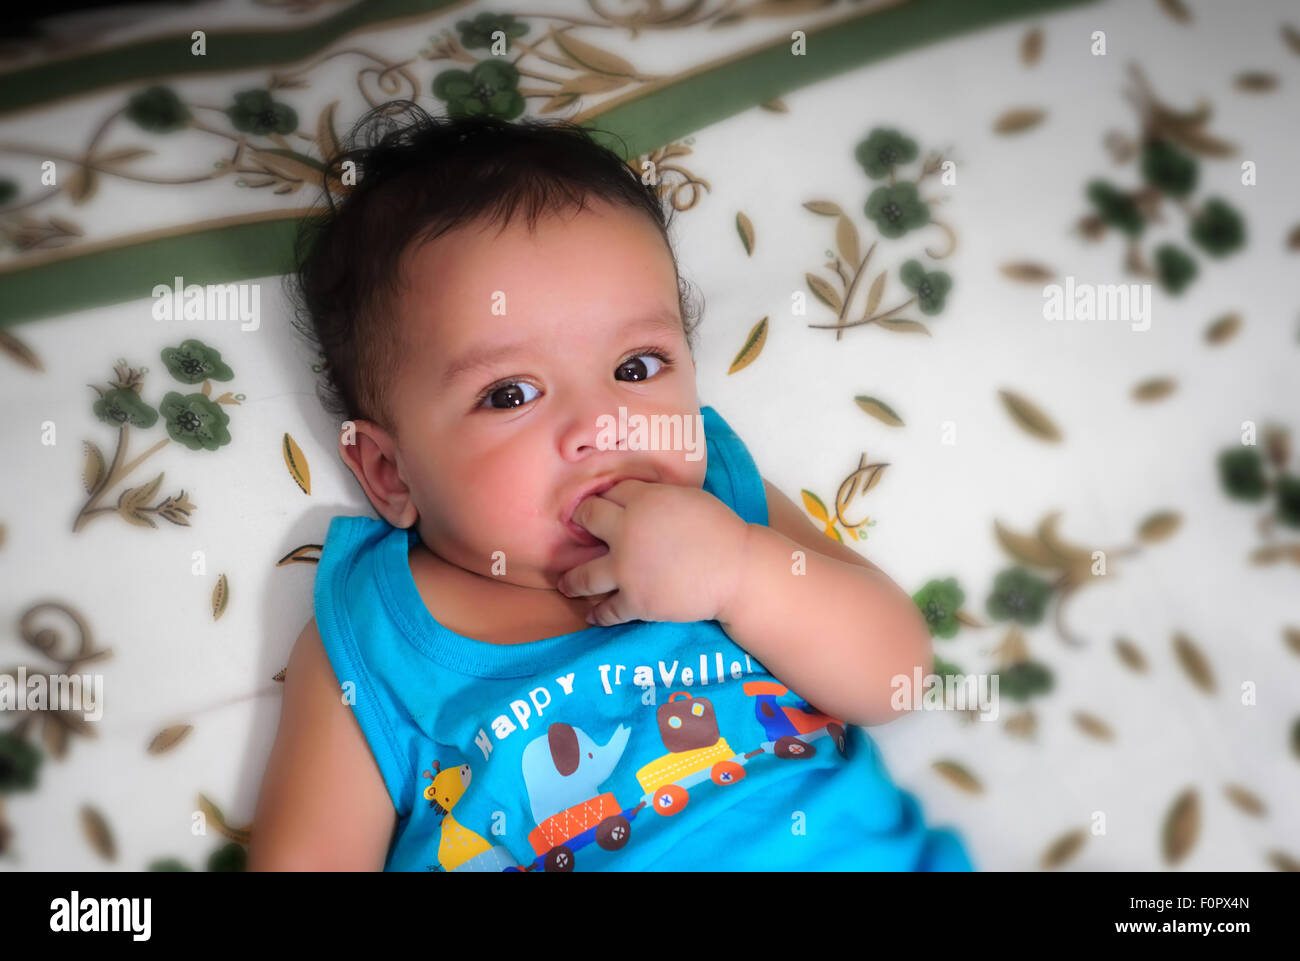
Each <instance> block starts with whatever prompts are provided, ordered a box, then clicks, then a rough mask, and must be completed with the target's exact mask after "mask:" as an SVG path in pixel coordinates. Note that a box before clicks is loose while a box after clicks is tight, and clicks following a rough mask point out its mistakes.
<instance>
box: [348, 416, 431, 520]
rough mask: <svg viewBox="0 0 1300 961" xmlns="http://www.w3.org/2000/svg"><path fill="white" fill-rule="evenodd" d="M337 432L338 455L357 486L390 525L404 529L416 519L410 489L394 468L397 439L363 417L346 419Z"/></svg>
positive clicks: (416, 511) (418, 516)
mask: <svg viewBox="0 0 1300 961" xmlns="http://www.w3.org/2000/svg"><path fill="white" fill-rule="evenodd" d="M348 424H350V425H351V429H350V430H343V431H341V432H340V433H339V456H340V457H341V458H343V463H345V464H347V465H348V469H349V470H350V471H352V475H353V476H354V477H355V478H356V479H357V483H358V484H360V485H361V489H362V490H363V491H364V492H365V495H366V498H367V499H368V500H369V501H370V504H371V506H372V507H374V509H375V512H376V513H377V514H379V516H380V517H382V518H383V519H384V520H386V521H388V523H389V524H391V525H393V526H394V527H400V528H407V527H410V526H411V525H412V524H414V523H415V522H416V521H418V520H419V519H420V514H419V511H418V510H417V509H416V506H415V502H414V501H413V500H412V498H411V489H410V488H409V487H408V486H407V484H406V482H405V481H404V480H403V479H402V477H401V474H400V472H399V470H398V467H397V442H396V441H395V440H394V439H393V437H392V435H391V434H389V433H388V432H387V431H386V430H384V429H383V428H382V427H380V426H379V425H378V424H375V423H373V422H371V421H367V420H357V421H349V422H348Z"/></svg>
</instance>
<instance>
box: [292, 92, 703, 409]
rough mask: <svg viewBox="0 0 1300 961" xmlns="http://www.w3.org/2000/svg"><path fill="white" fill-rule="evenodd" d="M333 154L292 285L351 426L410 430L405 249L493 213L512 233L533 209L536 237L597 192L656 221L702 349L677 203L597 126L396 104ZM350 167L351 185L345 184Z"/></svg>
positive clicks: (305, 223)
mask: <svg viewBox="0 0 1300 961" xmlns="http://www.w3.org/2000/svg"><path fill="white" fill-rule="evenodd" d="M619 139H620V140H621V138H619ZM624 147H625V148H626V144H624ZM325 159H326V162H325V174H324V184H325V186H326V189H324V190H323V198H324V199H323V202H322V203H321V204H320V205H319V206H318V208H317V209H316V210H314V211H313V212H312V213H311V214H310V215H308V216H307V217H305V218H303V220H302V221H301V224H300V226H299V230H298V236H297V242H296V245H295V258H296V264H297V273H296V275H290V276H289V277H288V278H287V279H288V281H289V283H288V294H289V298H290V301H291V302H292V304H293V307H294V313H295V318H294V320H293V326H294V327H295V329H297V330H298V332H299V333H300V334H302V335H303V336H304V337H305V338H306V339H307V341H308V342H309V343H310V344H311V345H312V346H313V347H314V348H315V349H316V350H317V351H318V352H319V353H320V354H322V355H323V356H324V358H325V360H324V370H323V373H324V378H325V379H324V381H323V382H322V383H320V384H319V385H318V396H319V397H320V400H321V402H322V403H323V405H324V406H325V409H326V410H327V411H328V412H329V413H330V414H331V416H333V417H335V418H337V420H338V422H339V423H342V422H343V421H346V420H356V419H365V420H369V421H372V422H374V423H376V424H378V425H379V426H380V427H382V428H383V429H384V430H385V431H388V432H389V433H390V434H395V433H396V430H395V422H394V418H393V416H392V414H393V411H392V409H391V407H390V404H389V400H390V391H389V387H390V385H391V384H392V381H393V373H394V372H395V371H396V370H397V369H398V367H399V366H400V363H401V360H402V357H403V354H404V349H403V343H402V340H403V338H402V332H401V331H400V330H399V329H398V327H399V325H398V324H397V323H396V319H395V318H396V312H395V310H394V303H395V297H396V292H397V289H398V286H399V282H400V279H401V278H400V276H399V272H400V269H401V263H402V259H403V254H404V253H405V252H406V251H407V250H408V249H409V248H410V247H411V246H412V245H413V243H422V242H424V241H428V240H433V239H435V238H436V237H438V236H440V235H441V234H443V233H445V232H447V231H448V230H452V229H455V228H457V227H460V226H464V225H467V224H470V223H472V222H475V221H478V220H480V219H483V220H485V221H487V222H497V223H500V224H501V226H502V227H503V228H504V226H505V225H506V224H508V223H509V222H510V221H511V219H512V218H513V217H514V216H515V215H516V213H517V212H518V210H519V208H520V207H523V208H524V210H525V212H526V214H527V218H528V225H529V229H530V230H531V229H534V228H535V226H536V223H537V220H538V219H539V217H540V216H541V215H542V214H543V213H545V212H549V211H554V210H561V209H577V208H581V207H584V206H585V205H586V201H587V198H589V197H595V198H599V199H603V200H605V201H607V202H611V203H614V204H619V205H622V206H625V207H629V208H632V209H634V210H642V211H644V212H645V213H646V214H648V215H649V216H650V217H651V219H652V220H653V221H654V223H655V226H657V227H658V228H659V231H660V233H661V235H662V236H663V238H664V243H665V244H666V245H667V246H668V253H669V255H670V256H671V257H672V259H673V268H674V271H676V274H677V286H678V306H679V309H680V311H681V315H682V327H683V331H684V333H685V335H686V340H687V344H688V346H689V347H690V349H691V350H692V352H694V347H695V345H694V333H695V327H696V324H697V323H698V319H699V312H700V309H699V307H698V306H697V305H696V303H695V300H694V298H693V296H691V295H692V293H693V288H692V287H691V285H690V284H689V283H687V282H685V281H684V280H683V279H682V276H681V272H680V271H679V270H677V257H676V254H675V253H674V252H673V247H672V241H671V240H670V239H669V235H668V231H669V228H670V226H671V223H672V215H673V213H675V208H673V207H672V205H671V204H668V205H666V208H667V209H665V204H664V203H663V201H662V200H661V199H660V196H659V193H658V192H657V191H656V189H655V187H654V186H651V185H647V184H644V183H642V181H641V176H640V169H639V168H634V167H632V166H630V165H629V163H628V162H627V161H624V160H623V159H622V158H620V157H619V156H618V154H616V153H614V152H613V151H612V150H610V149H608V148H606V147H605V146H603V145H601V144H600V143H598V142H597V141H595V140H594V139H593V138H592V137H591V136H590V134H589V131H588V130H587V129H585V128H583V127H580V126H578V125H576V124H573V123H570V122H568V121H565V120H554V119H553V120H542V119H529V118H525V119H523V120H520V121H514V122H511V121H506V120H501V119H499V118H496V117H492V116H480V117H460V118H435V117H431V116H430V115H429V114H428V113H426V112H425V111H424V109H423V108H421V107H420V106H418V105H417V104H415V103H413V102H412V101H409V100H394V101H390V102H388V103H385V104H380V105H379V106H377V107H375V108H373V109H372V110H370V111H369V112H367V113H366V114H365V115H364V116H363V117H362V118H361V119H360V120H359V121H358V122H357V123H356V125H355V126H354V127H353V129H352V132H351V134H350V135H349V136H348V138H347V140H346V142H345V143H344V144H343V145H341V146H340V148H339V150H338V151H337V152H336V153H335V155H334V156H332V157H327V158H325ZM349 160H350V161H352V162H353V163H354V164H355V186H352V187H351V188H350V189H349V187H347V186H344V184H343V183H342V181H341V177H342V173H343V171H344V170H345V168H344V163H345V162H346V161H349ZM633 161H635V158H633ZM335 193H338V194H339V196H340V198H341V199H340V200H338V201H337V202H336V199H335Z"/></svg>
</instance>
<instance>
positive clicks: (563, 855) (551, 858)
mask: <svg viewBox="0 0 1300 961" xmlns="http://www.w3.org/2000/svg"><path fill="white" fill-rule="evenodd" d="M543 870H545V871H557V872H568V871H572V870H573V852H572V851H570V850H569V849H568V848H566V847H565V846H564V845H563V844H561V845H560V846H559V847H558V848H551V849H550V850H549V851H547V852H546V864H545V866H544V867H543Z"/></svg>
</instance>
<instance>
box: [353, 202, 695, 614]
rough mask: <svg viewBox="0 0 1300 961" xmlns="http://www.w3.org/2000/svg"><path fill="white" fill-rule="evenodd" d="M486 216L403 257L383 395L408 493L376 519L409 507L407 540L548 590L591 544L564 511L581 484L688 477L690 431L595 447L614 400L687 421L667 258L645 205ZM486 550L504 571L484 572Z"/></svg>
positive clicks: (683, 354) (631, 410)
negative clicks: (400, 348)
mask: <svg viewBox="0 0 1300 961" xmlns="http://www.w3.org/2000/svg"><path fill="white" fill-rule="evenodd" d="M497 230H498V228H497V227H496V226H492V227H490V228H483V227H479V226H471V227H470V228H467V229H460V230H456V231H453V232H451V233H448V234H444V235H443V236H442V237H439V238H438V239H437V240H436V241H434V242H433V243H431V244H427V245H425V246H424V247H422V248H421V249H419V250H418V251H415V252H413V253H411V254H410V255H409V256H408V257H407V259H406V261H405V270H404V278H405V286H404V287H403V288H401V290H400V296H401V306H400V317H399V320H400V322H401V323H402V324H404V325H405V327H404V329H405V330H407V331H408V332H409V334H410V339H411V344H410V348H411V349H410V350H409V353H408V354H407V356H406V357H405V358H404V362H403V367H402V369H401V370H400V371H399V372H398V374H397V378H398V379H397V382H396V384H395V386H394V392H393V406H394V417H395V419H396V422H397V424H396V426H397V434H398V437H397V439H396V444H395V450H396V461H397V476H398V478H399V479H400V482H401V483H398V484H396V489H397V490H398V491H399V500H400V492H401V491H402V484H404V485H405V495H406V496H407V498H409V502H408V503H407V504H406V505H405V506H404V507H403V509H402V511H394V512H393V513H394V514H400V513H402V512H405V513H406V514H407V516H406V517H405V518H401V519H400V520H399V519H397V518H395V517H391V516H390V517H389V518H388V519H389V520H390V522H395V523H397V526H403V527H404V526H409V525H410V523H411V521H412V519H413V514H414V512H418V515H419V521H418V530H419V534H420V538H421V540H422V541H423V542H424V544H425V546H426V547H428V548H429V549H430V550H431V551H432V552H433V553H435V554H437V555H438V556H439V557H441V558H442V559H444V560H446V561H448V562H450V563H452V564H455V565H457V566H459V567H462V568H464V569H466V570H470V571H474V572H476V573H480V574H483V575H487V576H494V577H497V578H499V579H501V580H505V581H508V582H510V583H513V584H517V585H521V586H527V587H547V588H551V589H554V587H555V582H556V579H557V578H558V577H559V575H560V574H562V573H563V572H565V571H567V570H569V569H570V568H572V567H575V566H576V565H578V564H581V563H583V562H584V561H588V560H591V559H593V558H596V557H599V556H601V555H602V554H604V553H605V552H606V551H607V548H606V547H605V545H604V544H600V543H597V544H594V545H593V544H591V543H590V542H589V540H588V541H587V542H584V539H583V538H582V537H581V535H579V534H577V533H575V532H573V531H572V530H571V529H570V528H569V526H568V525H567V524H566V519H567V514H568V512H569V510H570V509H571V507H572V506H573V501H574V499H575V497H576V496H577V495H578V494H579V493H580V492H581V491H582V490H583V489H584V488H587V487H590V486H591V485H592V484H593V483H594V482H596V481H600V480H603V479H607V478H608V479H611V480H612V479H623V478H628V477H631V478H637V479H640V480H646V481H651V482H655V483H662V484H680V485H684V486H691V487H696V488H698V487H701V486H702V485H703V483H704V473H705V469H706V466H707V463H706V458H704V457H701V456H700V454H699V450H700V449H702V447H703V444H702V442H701V443H699V446H698V448H697V449H696V450H695V451H693V452H692V451H685V450H618V449H602V448H607V447H608V446H609V445H608V444H601V445H599V446H598V439H599V438H600V437H601V434H602V429H601V423H600V421H599V418H601V417H602V415H607V416H608V417H612V418H613V419H614V421H615V423H618V418H619V408H620V407H623V408H625V409H626V418H627V422H630V423H635V419H634V418H635V416H636V415H645V416H646V417H647V418H648V417H650V416H651V415H656V414H661V415H662V414H667V415H672V414H676V415H679V416H680V417H681V419H682V421H683V423H685V421H686V420H687V419H690V420H691V421H695V418H696V417H697V415H698V414H699V400H698V398H697V395H696V390H695V366H694V363H693V361H692V359H691V356H690V350H689V347H688V345H687V341H686V336H685V333H684V332H683V330H682V322H681V314H680V311H679V308H678V289H677V280H676V275H675V273H674V270H673V262H672V259H671V256H670V254H669V252H668V248H667V246H666V245H665V243H664V241H663V239H662V237H661V236H660V234H659V232H658V229H657V228H656V227H655V226H654V225H653V224H652V223H651V221H650V219H649V217H648V216H646V215H644V214H641V213H639V212H636V211H633V210H630V209H627V208H623V207H614V206H611V205H608V204H606V203H604V202H602V201H590V200H589V201H588V207H587V209H585V210H583V211H581V212H580V213H577V214H573V213H566V214H564V215H562V216H547V217H544V218H542V219H541V220H539V221H538V224H537V230H536V233H535V234H530V233H529V231H528V229H527V225H526V221H524V220H523V219H522V218H521V219H520V220H517V221H516V222H514V223H512V224H511V225H510V227H509V228H507V229H506V231H504V232H503V233H501V234H499V235H498V234H497ZM651 351H653V352H658V353H659V354H661V355H662V356H663V357H665V358H667V362H666V363H665V362H664V361H663V360H660V359H659V358H658V357H655V356H649V355H648V353H647V352H651ZM651 423H653V422H652V421H651ZM615 429H616V430H617V428H615ZM604 433H605V436H606V437H608V436H609V432H608V430H606V431H605V432H604ZM685 436H686V437H687V438H691V437H693V436H695V435H693V434H690V433H688V434H685ZM688 453H690V454H691V457H694V458H695V459H693V460H692V459H688V457H687V454H688ZM373 499H374V498H373V497H372V500H373ZM391 503H392V502H391V501H390V504H391ZM401 520H405V523H401ZM496 551H502V552H504V560H505V568H506V572H505V574H504V575H500V574H494V573H493V554H494V552H496ZM497 569H498V570H499V569H500V567H499V565H498V567H497Z"/></svg>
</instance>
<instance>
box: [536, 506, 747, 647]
mask: <svg viewBox="0 0 1300 961" xmlns="http://www.w3.org/2000/svg"><path fill="white" fill-rule="evenodd" d="M573 521H574V523H575V524H578V525H579V526H581V527H584V528H586V529H587V530H589V531H591V533H592V534H594V535H595V536H596V537H599V538H600V539H601V540H602V541H604V542H605V543H606V544H607V545H609V551H608V553H606V554H604V555H602V556H600V557H597V558H596V559H595V560H591V561H587V562H586V563H585V564H579V565H578V566H577V567H574V568H572V569H571V570H568V571H566V572H565V573H564V574H563V575H561V576H560V579H559V581H558V583H557V584H556V588H557V589H558V590H559V591H560V593H561V594H564V595H565V596H567V597H579V596H591V595H597V594H607V593H609V592H610V591H614V592H615V593H613V594H612V595H610V596H609V597H608V598H606V599H605V600H604V601H602V602H601V603H600V604H597V605H596V606H595V607H593V608H592V611H591V617H590V619H591V621H592V623H594V624H600V625H602V626H604V627H609V626H610V625H612V624H620V623H622V622H624V621H633V620H642V621H679V622H684V621H711V620H716V619H717V618H718V615H719V613H720V612H721V611H723V610H725V609H726V608H727V606H728V603H729V601H730V600H731V597H732V595H733V594H734V592H735V589H736V586H737V584H738V583H739V581H740V576H741V570H742V565H743V563H744V560H745V551H746V547H745V544H746V541H747V539H748V535H749V525H748V524H746V523H745V522H744V521H743V520H741V519H740V517H738V516H737V515H736V514H735V512H734V511H732V510H731V508H729V507H727V505H726V504H724V503H722V501H720V500H718V499H717V498H716V497H714V496H713V495H712V494H710V493H709V492H708V491H705V490H702V489H699V488H693V487H682V486H680V485H676V484H651V483H647V482H646V481H640V480H625V481H621V482H619V483H618V484H615V485H614V486H613V487H611V488H610V489H609V490H607V491H605V492H604V493H603V494H600V495H598V496H595V497H587V498H585V499H584V500H583V501H582V502H581V503H580V504H579V505H578V509H577V510H575V511H574V512H573Z"/></svg>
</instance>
